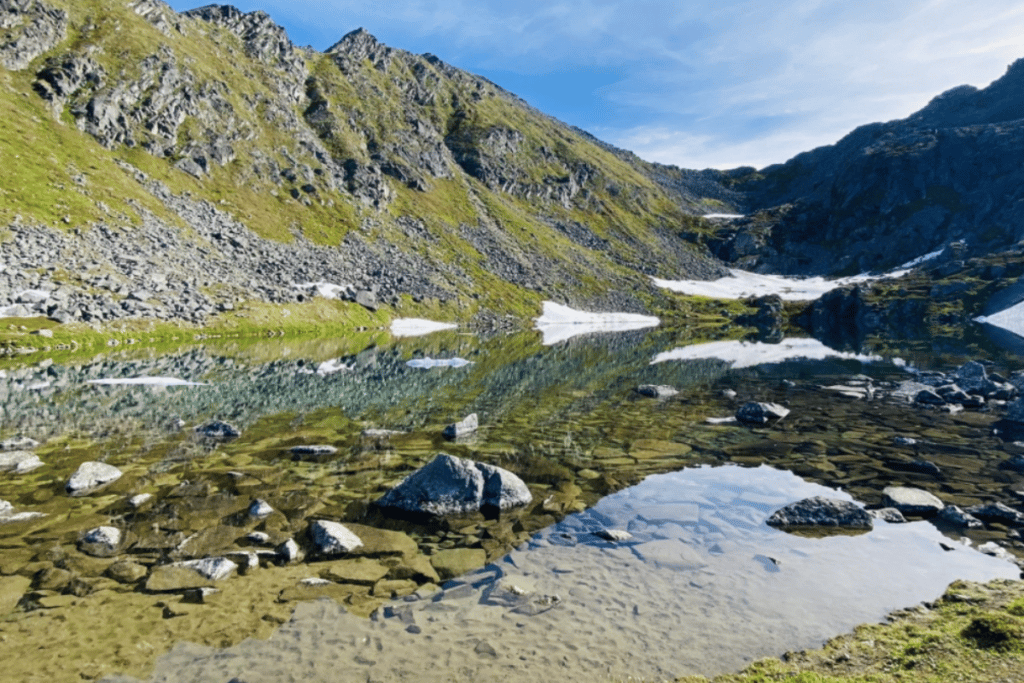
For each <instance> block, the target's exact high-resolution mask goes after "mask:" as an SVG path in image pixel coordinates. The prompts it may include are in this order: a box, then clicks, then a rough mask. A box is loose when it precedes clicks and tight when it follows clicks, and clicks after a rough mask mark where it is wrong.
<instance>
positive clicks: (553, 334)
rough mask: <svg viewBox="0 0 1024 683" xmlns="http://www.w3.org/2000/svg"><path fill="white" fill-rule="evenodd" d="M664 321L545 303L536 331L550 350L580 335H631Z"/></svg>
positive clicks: (642, 316) (649, 317) (536, 323)
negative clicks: (628, 333) (613, 333)
mask: <svg viewBox="0 0 1024 683" xmlns="http://www.w3.org/2000/svg"><path fill="white" fill-rule="evenodd" d="M660 323H661V321H660V320H659V319H658V318H655V317H653V316H649V315H637V314H635V313H588V312H585V311H577V310H574V309H572V308H569V307H568V306H563V305H562V304H556V303H554V302H552V301H545V302H544V312H543V313H542V314H541V316H540V317H539V318H537V320H536V321H535V325H534V327H535V328H536V329H537V330H539V331H540V332H541V334H542V335H543V337H544V339H543V342H542V343H543V344H544V346H551V345H552V344H557V343H558V342H561V341H565V340H566V339H570V338H572V337H575V336H577V335H581V334H590V333H592V332H628V331H630V330H640V329H644V328H646V327H656V326H657V325H659V324H660Z"/></svg>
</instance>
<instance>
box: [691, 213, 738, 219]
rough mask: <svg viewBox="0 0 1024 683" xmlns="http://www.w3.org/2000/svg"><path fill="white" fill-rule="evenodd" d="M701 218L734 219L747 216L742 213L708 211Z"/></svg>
mask: <svg viewBox="0 0 1024 683" xmlns="http://www.w3.org/2000/svg"><path fill="white" fill-rule="evenodd" d="M701 218H727V219H729V220H734V219H736V218H746V216H744V215H743V214H742V213H706V214H704V215H703V216H701Z"/></svg>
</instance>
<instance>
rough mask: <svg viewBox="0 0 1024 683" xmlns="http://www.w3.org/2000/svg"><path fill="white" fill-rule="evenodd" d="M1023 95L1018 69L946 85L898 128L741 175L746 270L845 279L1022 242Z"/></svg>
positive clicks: (869, 131)
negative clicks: (938, 254)
mask: <svg viewBox="0 0 1024 683" xmlns="http://www.w3.org/2000/svg"><path fill="white" fill-rule="evenodd" d="M1022 86H1024V60H1021V61H1017V62H1015V63H1014V64H1012V65H1011V66H1010V67H1009V68H1008V69H1007V72H1006V74H1005V75H1004V76H1003V77H1002V78H1000V79H998V80H997V81H995V82H993V83H992V84H991V85H989V86H988V87H986V88H984V89H981V90H978V89H976V88H972V87H970V86H962V87H959V88H954V89H953V90H950V91H948V92H946V93H943V94H941V95H939V96H938V97H936V98H935V99H933V100H932V102H931V103H929V104H928V106H926V107H925V108H924V109H922V110H921V111H919V112H917V113H916V114H913V115H912V116H909V117H907V118H906V119H903V120H898V121H891V122H888V123H875V124H870V125H866V126H862V127H860V128H857V129H856V130H854V131H853V132H851V133H850V134H849V135H847V136H846V137H844V138H843V139H842V140H840V141H839V142H837V143H836V144H834V145H830V146H826V147H820V148H818V149H815V150H812V151H809V152H805V153H803V154H799V155H797V156H796V157H794V158H793V159H791V160H789V161H787V162H786V163H785V164H778V165H774V166H769V167H768V168H766V169H763V170H762V171H761V173H760V174H757V175H754V174H750V175H748V176H747V178H748V180H746V181H740V182H738V183H737V184H736V189H739V190H741V191H746V192H747V193H748V198H749V203H750V205H751V208H753V209H755V211H753V212H751V213H756V210H762V211H763V212H764V213H762V214H761V215H760V217H759V218H753V219H751V220H750V221H748V222H747V223H745V224H740V225H737V226H736V227H737V230H738V232H740V233H745V234H749V235H751V237H752V238H754V239H756V240H757V241H759V242H760V244H761V245H763V246H762V247H760V248H758V249H756V250H755V256H754V257H753V261H752V262H748V263H746V264H745V265H746V267H754V268H758V269H763V270H765V271H776V272H779V271H781V272H787V273H800V274H841V273H855V272H864V271H878V270H883V269H886V268H893V267H897V266H899V265H901V264H902V263H904V262H906V261H909V260H910V259H911V258H914V257H917V256H921V255H924V254H925V253H928V252H932V251H936V250H940V249H943V248H947V247H948V248H947V254H946V256H945V258H947V259H948V258H957V257H960V258H962V257H963V256H964V255H967V256H969V255H971V254H984V253H989V252H992V251H995V250H997V249H1000V248H1005V247H1008V246H1010V245H1013V244H1016V243H1017V242H1018V241H1020V240H1021V238H1022V237H1024V227H1022V226H1024V208H1022V207H1024V205H1022V203H1021V202H1020V199H1021V198H1022V197H1024V189H1022V188H1024V183H1022V180H1024V177H1022V175H1021V174H1022V171H1021V170H1020V167H1019V164H1017V163H1016V162H1015V161H1014V160H1016V159H1019V158H1020V157H1021V154H1022V153H1024V95H1022V93H1024V87H1022ZM966 169H971V170H970V172H968V171H967V170H966ZM980 226H984V228H985V229H984V230H983V231H982V230H979V227H980ZM739 241H740V240H738V239H737V238H733V239H732V242H733V243H734V244H738V243H739ZM960 241H964V244H955V243H960ZM956 250H959V254H956V253H954V252H955V251H956ZM719 255H720V256H722V257H728V256H730V254H728V253H725V252H723V253H720V254H719ZM744 255H745V254H744V253H742V252H741V253H736V254H732V256H733V257H734V259H739V258H740V257H742V256H744Z"/></svg>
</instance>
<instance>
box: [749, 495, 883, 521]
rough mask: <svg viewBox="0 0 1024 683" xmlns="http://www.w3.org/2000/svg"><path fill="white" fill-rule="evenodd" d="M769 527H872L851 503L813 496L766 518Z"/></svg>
mask: <svg viewBox="0 0 1024 683" xmlns="http://www.w3.org/2000/svg"><path fill="white" fill-rule="evenodd" d="M768 525H769V526H777V527H783V528H785V527H809V526H827V527H843V528H847V529H871V528H872V526H873V523H872V521H871V515H870V514H868V512H867V510H865V509H864V508H862V507H861V506H859V505H857V504H856V503H854V502H852V501H848V500H836V499H834V498H823V497H821V496H815V497H813V498H805V499H803V500H798V501H797V502H795V503H790V504H789V505H787V506H785V507H783V508H780V509H778V510H776V511H775V512H774V513H773V514H772V516H771V517H769V518H768Z"/></svg>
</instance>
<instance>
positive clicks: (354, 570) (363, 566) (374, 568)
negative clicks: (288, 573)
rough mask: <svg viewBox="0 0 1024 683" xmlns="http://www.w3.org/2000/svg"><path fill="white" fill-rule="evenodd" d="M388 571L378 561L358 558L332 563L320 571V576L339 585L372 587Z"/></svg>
mask: <svg viewBox="0 0 1024 683" xmlns="http://www.w3.org/2000/svg"><path fill="white" fill-rule="evenodd" d="M388 571H389V568H388V567H387V566H385V565H383V564H381V563H380V562H378V561H377V560H371V559H370V558H368V557H356V558H353V559H351V560H340V561H338V562H332V563H331V564H330V565H328V566H326V567H324V568H323V569H322V570H321V571H320V576H321V577H323V578H325V579H330V580H331V581H335V582H337V583H354V584H357V585H365V586H372V585H373V584H375V583H377V582H378V581H380V580H381V579H383V578H384V577H385V576H387V574H388Z"/></svg>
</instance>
